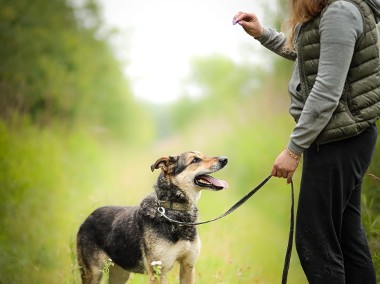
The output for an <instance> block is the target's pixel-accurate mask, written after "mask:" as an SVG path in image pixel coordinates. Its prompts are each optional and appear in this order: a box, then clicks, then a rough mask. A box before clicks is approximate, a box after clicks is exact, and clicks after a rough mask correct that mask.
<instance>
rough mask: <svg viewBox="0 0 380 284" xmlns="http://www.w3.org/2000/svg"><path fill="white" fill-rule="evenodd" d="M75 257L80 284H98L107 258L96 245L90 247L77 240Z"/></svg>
mask: <svg viewBox="0 0 380 284" xmlns="http://www.w3.org/2000/svg"><path fill="white" fill-rule="evenodd" d="M77 257H78V264H79V269H80V274H81V279H82V284H99V283H100V281H101V279H102V269H103V267H104V263H105V261H106V259H108V256H107V255H106V254H105V253H104V252H103V251H102V250H100V249H99V248H97V247H96V245H94V244H91V245H90V244H88V243H85V242H84V241H83V239H80V238H78V246H77Z"/></svg>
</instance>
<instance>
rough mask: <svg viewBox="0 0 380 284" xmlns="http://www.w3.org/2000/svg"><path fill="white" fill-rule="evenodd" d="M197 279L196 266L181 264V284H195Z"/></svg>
mask: <svg viewBox="0 0 380 284" xmlns="http://www.w3.org/2000/svg"><path fill="white" fill-rule="evenodd" d="M194 277H195V269H194V265H191V264H189V263H181V266H180V270H179V279H180V281H179V283H180V284H193V283H194Z"/></svg>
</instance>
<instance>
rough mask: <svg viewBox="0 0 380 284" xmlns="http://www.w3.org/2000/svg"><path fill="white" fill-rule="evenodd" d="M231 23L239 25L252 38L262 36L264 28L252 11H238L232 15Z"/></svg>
mask: <svg viewBox="0 0 380 284" xmlns="http://www.w3.org/2000/svg"><path fill="white" fill-rule="evenodd" d="M232 23H233V24H234V25H236V24H239V25H241V26H242V27H243V29H244V30H245V31H246V33H247V34H249V35H250V36H253V37H254V38H258V37H260V36H262V34H263V32H264V28H263V26H262V25H261V23H260V21H259V19H258V18H257V17H256V15H255V14H253V13H243V12H239V13H237V14H236V15H235V16H234V18H233V21H232Z"/></svg>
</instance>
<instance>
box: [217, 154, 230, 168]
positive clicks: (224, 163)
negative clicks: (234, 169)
mask: <svg viewBox="0 0 380 284" xmlns="http://www.w3.org/2000/svg"><path fill="white" fill-rule="evenodd" d="M219 163H220V164H221V165H222V166H223V167H224V166H225V165H227V163H228V158H227V157H224V156H223V157H219Z"/></svg>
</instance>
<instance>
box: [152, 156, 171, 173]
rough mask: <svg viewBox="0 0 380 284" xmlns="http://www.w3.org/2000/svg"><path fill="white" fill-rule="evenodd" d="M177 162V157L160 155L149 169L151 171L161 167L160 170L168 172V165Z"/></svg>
mask: <svg viewBox="0 0 380 284" xmlns="http://www.w3.org/2000/svg"><path fill="white" fill-rule="evenodd" d="M176 162H177V159H176V158H175V157H172V156H169V157H162V158H160V159H158V160H157V161H156V162H155V163H154V164H153V165H151V166H150V169H151V170H152V172H153V171H154V170H156V169H158V168H161V170H162V171H163V172H164V173H168V171H169V168H171V167H170V166H171V165H173V164H174V163H176Z"/></svg>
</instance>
